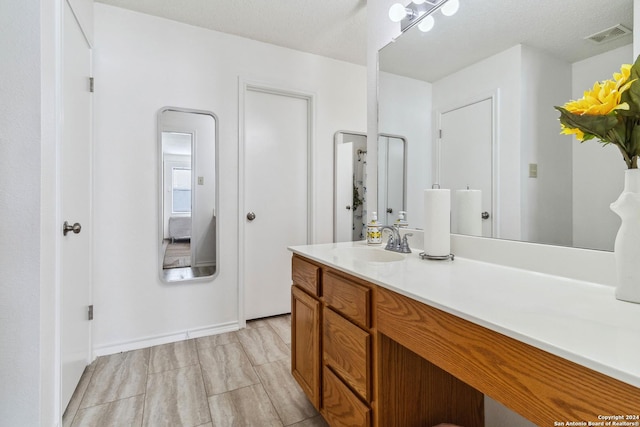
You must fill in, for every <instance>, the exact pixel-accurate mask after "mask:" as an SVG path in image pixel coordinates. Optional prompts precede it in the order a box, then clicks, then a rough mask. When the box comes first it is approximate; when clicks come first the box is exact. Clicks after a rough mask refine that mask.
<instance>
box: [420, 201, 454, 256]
mask: <svg viewBox="0 0 640 427" xmlns="http://www.w3.org/2000/svg"><path fill="white" fill-rule="evenodd" d="M424 252H425V253H426V254H427V255H430V256H447V255H449V254H450V253H451V192H450V191H449V190H443V189H429V190H424Z"/></svg>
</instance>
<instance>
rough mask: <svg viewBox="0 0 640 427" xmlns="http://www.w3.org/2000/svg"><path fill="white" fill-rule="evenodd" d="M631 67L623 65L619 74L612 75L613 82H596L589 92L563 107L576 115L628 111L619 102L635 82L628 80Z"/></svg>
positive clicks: (625, 105)
mask: <svg viewBox="0 0 640 427" xmlns="http://www.w3.org/2000/svg"><path fill="white" fill-rule="evenodd" d="M630 75H631V65H628V64H627V65H623V66H622V68H621V69H620V72H619V73H614V74H613V78H614V80H605V81H603V82H596V83H594V85H593V88H591V90H587V91H585V92H584V96H583V97H582V98H581V99H578V100H576V101H569V102H567V103H566V104H565V105H564V108H565V109H567V111H570V112H571V113H573V114H578V115H585V114H586V115H591V116H604V115H605V114H609V113H610V112H612V111H615V110H628V109H629V105H628V104H627V103H626V102H622V103H621V102H620V97H621V96H622V94H623V93H624V92H625V91H626V90H627V89H629V88H630V87H631V84H632V83H633V82H634V81H635V79H634V80H629V76H630Z"/></svg>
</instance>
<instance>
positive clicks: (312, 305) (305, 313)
mask: <svg viewBox="0 0 640 427" xmlns="http://www.w3.org/2000/svg"><path fill="white" fill-rule="evenodd" d="M320 360H321V358H320V301H318V300H317V299H315V298H313V297H312V296H310V295H309V294H307V293H306V292H304V291H303V290H301V289H300V288H298V287H297V286H292V287H291V373H292V375H293V377H294V378H295V379H296V381H298V384H300V387H302V390H303V391H304V392H305V394H306V395H307V397H308V398H309V400H310V401H311V403H312V404H313V406H315V407H316V409H318V410H320Z"/></svg>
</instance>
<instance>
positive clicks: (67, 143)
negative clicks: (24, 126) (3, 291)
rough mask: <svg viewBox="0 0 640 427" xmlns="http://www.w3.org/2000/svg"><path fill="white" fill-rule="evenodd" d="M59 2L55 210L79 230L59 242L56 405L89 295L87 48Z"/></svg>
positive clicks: (79, 358)
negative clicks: (57, 203)
mask: <svg viewBox="0 0 640 427" xmlns="http://www.w3.org/2000/svg"><path fill="white" fill-rule="evenodd" d="M64 4H65V6H64V7H65V9H64V15H63V20H64V29H63V83H62V84H63V89H62V90H63V95H62V96H63V106H62V108H63V120H62V144H61V156H60V174H61V182H60V185H61V206H60V209H61V215H62V220H63V221H67V222H68V223H69V226H73V224H76V223H77V224H78V225H79V226H80V228H79V227H78V226H76V227H75V230H70V231H68V232H67V234H66V235H65V236H63V237H62V242H61V260H60V262H61V278H62V285H61V315H60V317H61V319H60V320H61V326H60V328H61V329H60V335H61V336H60V362H61V388H62V390H61V405H62V409H64V408H66V406H67V404H68V403H69V399H70V398H71V395H72V394H73V391H74V390H75V388H76V386H77V384H78V382H79V380H80V376H81V375H82V372H83V371H84V368H85V367H86V366H87V364H88V363H89V362H90V357H91V356H90V348H91V336H90V332H91V329H90V324H89V320H88V313H87V311H88V307H89V304H90V298H91V285H90V283H91V258H90V253H91V240H90V230H91V211H90V206H91V204H90V194H91V95H90V92H89V76H90V75H91V50H90V47H89V45H88V43H87V41H86V39H85V37H84V35H83V33H82V31H81V30H80V27H79V25H78V23H77V22H76V20H75V17H74V15H73V12H72V11H71V9H70V7H69V5H68V4H67V2H64ZM61 232H62V224H61ZM76 232H77V233H76Z"/></svg>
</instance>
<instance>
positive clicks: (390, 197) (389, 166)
mask: <svg viewBox="0 0 640 427" xmlns="http://www.w3.org/2000/svg"><path fill="white" fill-rule="evenodd" d="M406 142H407V141H406V139H405V138H404V137H402V136H399V135H389V134H379V135H378V221H379V222H380V223H381V224H387V225H388V224H393V223H395V222H396V221H398V220H403V221H404V220H405V219H406V217H405V215H406V209H407V205H406V202H405V200H406V175H405V172H406V167H405V166H406V163H407V157H406V156H407V151H406V145H407V144H406Z"/></svg>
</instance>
